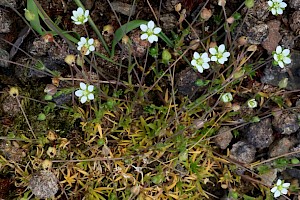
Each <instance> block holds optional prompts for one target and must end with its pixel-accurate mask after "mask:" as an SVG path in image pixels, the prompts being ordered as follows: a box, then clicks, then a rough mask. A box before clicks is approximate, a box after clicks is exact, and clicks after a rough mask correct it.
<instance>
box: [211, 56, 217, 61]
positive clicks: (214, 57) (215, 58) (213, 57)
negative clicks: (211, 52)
mask: <svg viewBox="0 0 300 200" xmlns="http://www.w3.org/2000/svg"><path fill="white" fill-rule="evenodd" d="M210 60H211V61H217V60H218V58H217V56H212V57H211V58H210Z"/></svg>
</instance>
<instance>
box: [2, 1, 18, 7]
mask: <svg viewBox="0 0 300 200" xmlns="http://www.w3.org/2000/svg"><path fill="white" fill-rule="evenodd" d="M17 5H18V1H17V0H0V6H5V7H13V8H16V6H17Z"/></svg>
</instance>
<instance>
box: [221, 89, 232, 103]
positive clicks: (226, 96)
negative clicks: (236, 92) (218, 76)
mask: <svg viewBox="0 0 300 200" xmlns="http://www.w3.org/2000/svg"><path fill="white" fill-rule="evenodd" d="M221 99H222V101H223V102H224V103H228V102H230V101H232V100H233V97H232V94H231V93H230V92H227V93H225V94H223V95H222V96H221Z"/></svg>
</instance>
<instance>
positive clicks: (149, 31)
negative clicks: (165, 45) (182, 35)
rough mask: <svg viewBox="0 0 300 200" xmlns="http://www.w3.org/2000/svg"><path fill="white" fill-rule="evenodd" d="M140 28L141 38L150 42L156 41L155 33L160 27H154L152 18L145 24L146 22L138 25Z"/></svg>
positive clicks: (157, 32) (159, 30)
mask: <svg viewBox="0 0 300 200" xmlns="http://www.w3.org/2000/svg"><path fill="white" fill-rule="evenodd" d="M140 29H141V30H142V35H141V39H142V40H146V39H148V41H149V42H150V43H153V42H154V41H155V42H157V41H158V37H157V34H159V33H160V32H161V28H159V27H155V24H154V22H153V21H152V20H151V21H149V22H148V24H147V25H146V24H142V25H140Z"/></svg>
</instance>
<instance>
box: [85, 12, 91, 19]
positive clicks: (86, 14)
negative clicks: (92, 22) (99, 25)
mask: <svg viewBox="0 0 300 200" xmlns="http://www.w3.org/2000/svg"><path fill="white" fill-rule="evenodd" d="M89 14H90V11H89V10H85V11H84V16H85V17H86V18H87V17H88V16H89Z"/></svg>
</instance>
